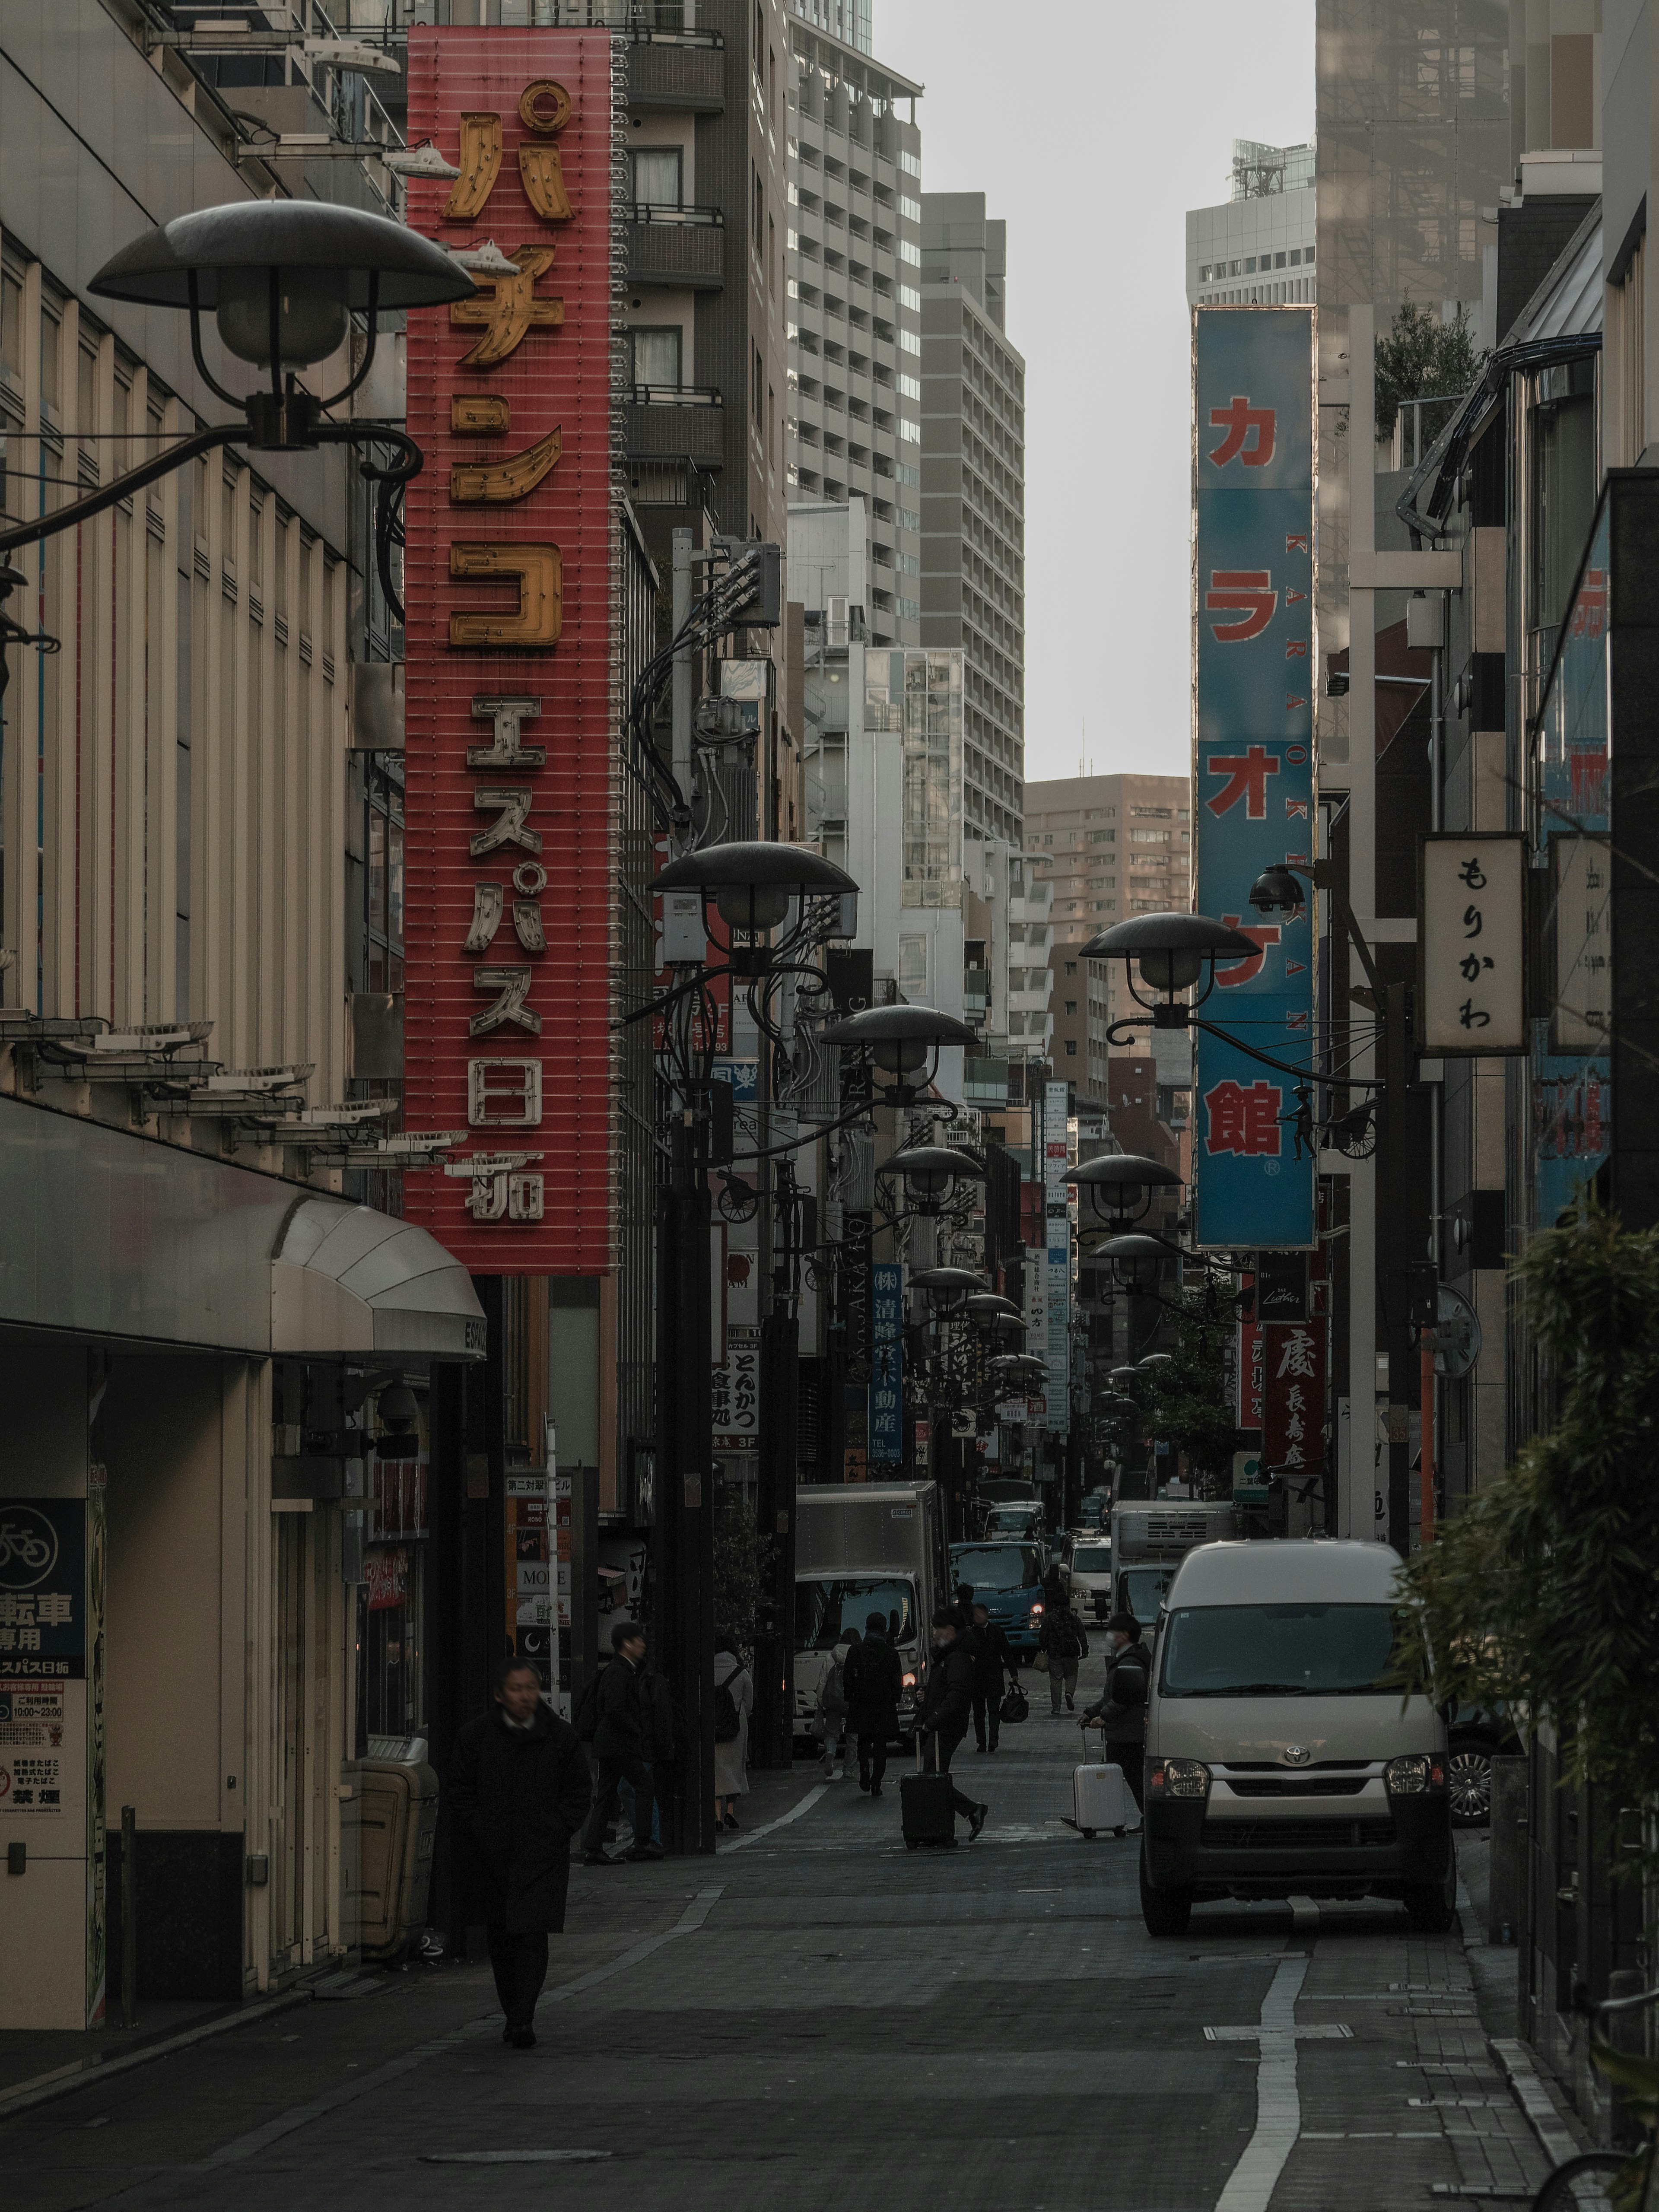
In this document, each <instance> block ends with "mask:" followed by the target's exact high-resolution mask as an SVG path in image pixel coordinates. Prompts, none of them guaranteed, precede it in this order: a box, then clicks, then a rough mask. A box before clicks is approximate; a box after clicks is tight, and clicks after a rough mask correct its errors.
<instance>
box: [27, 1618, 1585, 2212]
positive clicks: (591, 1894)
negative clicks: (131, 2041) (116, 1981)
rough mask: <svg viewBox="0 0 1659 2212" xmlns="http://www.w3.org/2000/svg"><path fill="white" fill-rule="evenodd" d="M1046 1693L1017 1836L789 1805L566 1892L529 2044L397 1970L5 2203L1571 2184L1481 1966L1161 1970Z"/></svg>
mask: <svg viewBox="0 0 1659 2212" xmlns="http://www.w3.org/2000/svg"><path fill="white" fill-rule="evenodd" d="M1097 1671H1098V1670H1097V1665H1096V1664H1095V1663H1094V1662H1091V1665H1090V1667H1089V1668H1088V1670H1087V1672H1086V1674H1085V1681H1086V1680H1087V1679H1088V1677H1089V1675H1091V1674H1097ZM1032 1686H1033V1687H1034V1688H1036V1689H1037V1690H1038V1692H1039V1696H1040V1698H1041V1702H1040V1703H1039V1702H1037V1701H1036V1700H1034V1703H1033V1717H1032V1718H1031V1720H1030V1722H1028V1723H1025V1725H1024V1726H1023V1727H1021V1728H1019V1729H1011V1730H1009V1731H1007V1732H1006V1734H1005V1737H1004V1745H1005V1748H1004V1749H1003V1750H1002V1751H1001V1752H1000V1753H998V1754H997V1755H996V1757H995V1758H994V1759H991V1758H987V1759H979V1758H976V1757H975V1755H974V1753H973V1751H972V1747H971V1745H970V1746H969V1747H968V1748H967V1750H966V1751H965V1752H964V1753H963V1754H962V1755H961V1757H960V1759H959V1762H958V1763H959V1765H960V1766H961V1768H962V1769H963V1778H964V1784H965V1786H966V1787H967V1788H968V1789H969V1793H970V1794H982V1795H983V1796H985V1797H986V1798H987V1800H988V1801H989V1802H990V1803H991V1806H992V1808H993V1810H992V1816H991V1820H990V1822H989V1823H988V1825H987V1829H986V1832H985V1835H984V1837H983V1838H981V1841H980V1842H979V1843H978V1844H975V1845H974V1846H972V1847H971V1848H966V1847H964V1848H960V1849H958V1850H955V1851H953V1852H949V1853H946V1852H942V1851H932V1850H927V1851H921V1852H916V1853H914V1854H913V1853H909V1852H907V1851H906V1850H904V1848H903V1845H902V1838H901V1836H900V1833H899V1811H898V1796H897V1791H896V1788H894V1787H890V1789H889V1790H888V1791H887V1793H886V1795H885V1796H884V1799H883V1800H882V1802H880V1803H879V1804H876V1803H872V1802H871V1800H870V1799H868V1798H867V1797H865V1796H861V1795H860V1792H859V1790H858V1789H857V1787H856V1785H855V1784H847V1783H842V1782H836V1783H835V1784H832V1785H831V1786H830V1787H829V1789H827V1790H823V1791H822V1793H821V1794H819V1795H818V1796H816V1798H815V1799H814V1800H813V1802H811V1804H810V1805H808V1806H807V1808H806V1810H805V1812H803V1813H801V1814H799V1817H797V1818H794V1819H791V1820H787V1821H785V1822H784V1823H783V1824H782V1825H781V1826H768V1825H767V1823H768V1821H769V1819H775V1818H776V1817H777V1816H778V1815H779V1814H781V1813H783V1812H786V1811H789V1810H792V1809H793V1808H796V1807H798V1806H799V1805H800V1804H801V1802H803V1800H805V1798H807V1797H808V1796H811V1792H812V1791H813V1790H814V1788H815V1787H816V1784H817V1774H816V1770H815V1769H813V1768H811V1767H809V1766H805V1765H803V1766H801V1767H800V1768H799V1769H798V1770H797V1771H796V1774H795V1775H794V1776H793V1777H771V1778H766V1787H765V1788H764V1790H760V1791H757V1795H756V1796H755V1797H753V1798H751V1799H750V1801H749V1808H750V1827H749V1829H748V1830H747V1831H746V1832H745V1833H744V1837H743V1838H742V1839H741V1844H740V1847H739V1848H738V1849H735V1850H722V1852H721V1853H720V1856H719V1857H717V1858H716V1859H715V1860H714V1861H713V1862H709V1861H707V1860H703V1861H697V1862H695V1863H688V1862H685V1861H680V1862H678V1863H676V1862H668V1863H665V1864H663V1865H661V1866H655V1867H650V1868H635V1867H629V1868H627V1869H617V1870H614V1871H612V1872H609V1873H606V1874H604V1875H599V1874H590V1873H586V1872H584V1871H582V1870H580V1869H579V1870H578V1871H577V1873H576V1875H575V1878H574V1881H573V1886H572V1912H571V1929H570V1933H569V1934H568V1936H566V1938H565V1939H564V1942H563V1943H562V1945H561V1946H560V1947H559V1948H558V1949H557V1952H556V1960H555V1966H554V1973H553V1978H552V1979H553V1982H554V1984H555V1986H553V1987H551V1988H550V1990H549V1992H548V1994H547V1996H545V1997H544V2001H543V2005H542V2009H541V2013H540V2015H539V2018H538V2035H539V2043H538V2048H537V2049H536V2050H535V2051H533V2052H531V2053H520V2052H515V2051H508V2050H506V2049H504V2048H503V2047H502V2045H501V2042H500V2039H499V2038H500V2015H499V2014H498V2013H495V2011H494V2008H493V2000H492V1997H491V1995H490V1991H489V1981H488V1977H487V1974H486V1973H485V1972H483V1971H482V1970H480V1969H478V1968H475V1967H465V1968H459V1969H453V1970H450V1971H449V1972H444V1973H439V1974H427V1975H421V1974H415V1975H409V1976H387V1977H383V1978H376V1979H375V1980H374V1983H373V1984H363V1985H362V1986H368V1987H372V1988H373V1989H374V1990H376V1991H383V1992H384V1994H376V1995H374V1996H368V1997H365V1998H362V1999H360V2000H357V2001H356V2002H342V2003H333V2004H323V2003H307V2004H305V2005H302V2006H300V2007H296V2008H294V2009H293V2010H291V2011H289V2012H287V2013H281V2014H277V2015H273V2016H271V2017H270V2018H268V2019H265V2020H264V2021H258V2022H257V2023H252V2024H250V2025H249V2026H247V2027H243V2028H240V2029H238V2030H235V2031H234V2032H233V2033H227V2034H223V2035H220V2036H217V2037H215V2038H213V2039H210V2040H209V2041H207V2042H204V2043H203V2044H201V2045H197V2046H196V2047H195V2048H194V2049H193V2050H191V2051H187V2052H181V2053H179V2054H177V2055H175V2056H173V2057H167V2058H164V2059H161V2060H158V2061H156V2062H155V2063H153V2064H151V2065H148V2066H145V2067H143V2068H140V2069H137V2070H135V2071H133V2072H131V2073H129V2074H125V2075H121V2076H119V2077H118V2078H114V2079H111V2080H109V2081H104V2082H97V2081H94V2083H92V2084H91V2085H89V2086H88V2087H86V2088H85V2089H82V2090H78V2091H77V2092H76V2093H75V2094H74V2095H73V2096H70V2097H66V2098H63V2099H60V2100H57V2101H55V2102H52V2103H49V2104H46V2105H42V2106H38V2107H36V2108H35V2109H33V2111H28V2112H21V2113H19V2114H17V2115H16V2116H15V2117H14V2118H11V2119H9V2120H7V2121H4V2122H3V2123H0V2172H3V2174H4V2201H5V2203H6V2204H7V2206H8V2208H12V2207H16V2208H19V2209H20V2212H23V2208H27V2212H36V2208H39V2212H67V2209H68V2208H71V2207H79V2206H82V2205H88V2206H90V2205H105V2204H119V2205H121V2206H122V2207H123V2208H124V2212H125V2208H133V2212H137V2208H139V2207H144V2208H152V2207H162V2206H165V2207H168V2208H172V2207H210V2208H215V2212H218V2208H228V2207H231V2206H233V2205H234V2206H235V2207H237V2208H238V2212H277V2208H281V2212H293V2208H295V2206H296V2205H299V2206H303V2207H305V2208H306V2212H329V2208H333V2207H336V2206H339V2207H344V2206H348V2205H349V2206H352V2207H354V2208H359V2207H362V2205H364V2204H374V2205H380V2204H390V2203H394V2202H395V2203H397V2204H398V2205H399V2206H400V2207H404V2206H416V2207H418V2206H425V2205H432V2206H439V2205H441V2206H445V2207H449V2206H463V2207H465V2206H471V2205H474V2204H478V2205H484V2204H488V2205H489V2207H490V2208H491V2212H496V2209H497V2208H503V2207H504V2208H508V2212H512V2208H516V2207H518V2206H520V2205H522V2206H525V2207H529V2206H532V2205H536V2206H541V2205H543V2204H544V2203H548V2202H549V2201H553V2202H556V2203H557V2205H558V2206H559V2207H560V2212H590V2208H592V2212H601V2208H603V2212H611V2208H612V2207H614V2206H615V2205H616V2204H617V2203H618V2202H619V2201H621V2200H623V2199H624V2198H625V2200H626V2201H627V2202H628V2203H629V2206H630V2208H633V2212H703V2208H710V2212H713V2208H716V2207H718V2208H720V2212H729V2209H730V2208H732V2207H733V2206H748V2207H757V2206H758V2207H767V2208H770V2207H774V2206H775V2207H778V2208H781V2209H782V2208H787V2212H848V2208H850V2207H852V2206H854V2205H855V2204H860V2203H870V2202H872V2201H873V2202H878V2203H884V2204H885V2203H900V2204H906V2205H908V2204H915V2203H924V2204H926V2203H934V2202H939V2201H945V2202H948V2203H950V2204H951V2207H952V2212H1012V2208H1018V2212H1058V2208H1060V2207H1065V2208H1066V2212H1136V2208H1160V2212H1162V2208H1167V2209H1168V2212H1213V2208H1219V2212H1268V2208H1271V2212H1291V2208H1297V2209H1298V2212H1299V2209H1300V2208H1304V2207H1306V2208H1320V2212H1323V2208H1328V2207H1332V2206H1335V2205H1338V2204H1340V2205H1341V2206H1343V2207H1344V2208H1345V2212H1347V2209H1348V2208H1352V2212H1368V2208H1371V2207H1376V2208H1379V2212H1380V2208H1383V2207H1388V2208H1395V2207H1399V2206H1402V2205H1407V2206H1413V2205H1414V2206H1422V2207H1425V2208H1429V2207H1431V2206H1432V2205H1433V2204H1435V2203H1437V2202H1439V2201H1441V2200H1442V2199H1443V2198H1444V2197H1452V2196H1461V2195H1462V2194H1464V2193H1465V2192H1467V2193H1468V2195H1470V2196H1474V2195H1477V2194H1478V2195H1480V2196H1482V2197H1489V2196H1493V2195H1502V2194H1504V2193H1511V2194H1513V2195H1516V2196H1519V2195H1522V2194H1523V2193H1528V2194H1529V2193H1530V2189H1531V2187H1532V2186H1534V2185H1535V2183H1536V2180H1537V2179H1538V2178H1539V2177H1540V2176H1541V2173H1542V2172H1543V2170H1544V2161H1543V2160H1542V2157H1541V2154H1540V2153H1539V2151H1538V2150H1537V2148H1536V2146H1535V2142H1534V2136H1533V2135H1532V2132H1531V2130H1529V2129H1528V2126H1527V2125H1526V2124H1525V2122H1524V2121H1523V2120H1522V2117H1521V2114H1520V2112H1519V2110H1518V2107H1517V2106H1516V2102H1515V2100H1514V2098H1513V2097H1512V2095H1511V2094H1510V2091H1509V2088H1508V2087H1507V2085H1506V2083H1505V2081H1504V2075H1503V2073H1502V2071H1501V2070H1500V2068H1499V2066H1498V2063H1497V2060H1496V2059H1495V2057H1494V2056H1493V2054H1492V2050H1491V2049H1490V2047H1489V2045H1488V2043H1487V2039H1486V2034H1485V2033H1484V2032H1483V2030H1482V2027H1481V2024H1480V2021H1479V2019H1478V2018H1477V2017H1476V2016H1475V2010H1474V2000H1473V1998H1472V1996H1471V1994H1470V1988H1471V1983H1470V1974H1469V1972H1468V1965H1467V1962H1466V1960H1465V1957H1464V1954H1463V1951H1462V1945H1461V1943H1460V1942H1459V1939H1458V1938H1457V1937H1456V1936H1451V1937H1449V1938H1446V1939H1435V1938H1430V1937H1424V1936H1412V1935H1409V1934H1408V1933H1407V1929H1406V1925H1405V1920H1404V1916H1403V1914H1401V1913H1400V1912H1398V1911H1395V1910H1394V1909H1392V1908H1388V1907H1377V1908H1371V1909H1366V1908H1362V1907H1358V1906H1352V1907H1348V1906H1331V1907H1327V1908H1324V1909H1322V1910H1321V1909H1318V1908H1315V1907H1313V1906H1311V1905H1304V1906H1302V1907H1300V1908H1298V1909H1295V1910H1293V1909H1292V1908H1291V1907H1288V1906H1285V1905H1255V1906H1248V1907H1238V1906H1217V1905H1211V1906H1201V1907H1200V1908H1199V1909H1198V1910H1197V1911H1195V1912H1194V1917H1193V1922H1192V1926H1191V1929H1190V1931H1189V1934H1188V1936H1187V1937H1185V1938H1184V1939H1182V1941H1181V1942H1175V1943H1154V1942H1152V1941H1151V1940H1150V1939H1149V1938H1148V1937H1147V1936H1146V1933H1145V1932H1144V1930H1143V1929H1142V1927H1141V1923H1140V1916H1139V1905H1138V1900H1137V1896H1136V1887H1135V1859H1134V1853H1135V1844H1134V1843H1133V1839H1126V1840H1124V1841H1121V1842H1116V1841H1112V1840H1110V1839H1107V1838H1102V1839H1098V1840H1097V1841H1096V1842H1094V1843H1092V1844H1090V1843H1085V1842H1084V1841H1083V1840H1082V1839H1081V1838H1079V1837H1078V1836H1077V1835H1076V1834H1075V1833H1074V1832H1073V1831H1072V1830H1071V1829H1069V1828H1067V1827H1066V1826H1063V1825H1062V1822H1061V1816H1062V1815H1063V1814H1064V1813H1065V1812H1066V1811H1067V1810H1068V1809H1069V1808H1070V1774H1071V1768H1072V1765H1073V1760H1074V1759H1075V1757H1076V1745H1077V1742H1078V1736H1077V1731H1076V1729H1075V1726H1074V1725H1073V1724H1072V1723H1068V1722H1066V1721H1065V1720H1061V1721H1060V1722H1054V1721H1051V1720H1050V1719H1048V1716H1047V1698H1046V1692H1045V1691H1044V1690H1043V1688H1042V1685H1041V1684H1040V1683H1039V1682H1037V1681H1036V1680H1033V1683H1032ZM1079 1702H1081V1700H1079ZM981 1777H982V1779H981ZM893 1779H895V1780H896V1777H895V1778H893ZM43 2063H44V2062H43ZM550 2191H551V2192H553V2194H552V2197H551V2200H550Z"/></svg>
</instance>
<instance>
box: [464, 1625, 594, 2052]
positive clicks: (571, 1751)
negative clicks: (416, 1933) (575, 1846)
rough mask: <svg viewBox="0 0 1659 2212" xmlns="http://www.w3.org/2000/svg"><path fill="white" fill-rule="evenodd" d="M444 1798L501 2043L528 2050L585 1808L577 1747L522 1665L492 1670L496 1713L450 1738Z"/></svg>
mask: <svg viewBox="0 0 1659 2212" xmlns="http://www.w3.org/2000/svg"><path fill="white" fill-rule="evenodd" d="M447 1794H448V1799H449V1804H450V1807H451V1809H452V1810H453V1813H454V1814H455V1817H456V1819H457V1820H459V1823H460V1826H461V1829H462V1832H463V1833H464V1834H465V1836H466V1837H467V1838H469V1840H470V1841H471V1844H472V1845H473V1847H474V1851H475V1854H476V1857H475V1867H476V1871H477V1888H478V1890H479V1891H480V1893H481V1895H480V1898H479V1902H480V1903H481V1904H482V1906H483V1921H484V1926H485V1930H486V1932H487V1934H488V1936H489V1963H490V1966H491V1967H492V1969H493V1970H494V1972H495V1992H496V1995H497V1996H499V1997H500V1998H501V2010H502V2011H503V2012H504V2013H505V2014H506V2015H507V2026H506V2027H505V2028H504V2029H503V2030H502V2032H501V2040H502V2042H503V2043H510V2044H512V2045H513V2046H514V2048H515V2049H517V2050H520V2051H528V2050H529V2049H530V2048H531V2046H532V2044H533V2043H534V2042H535V2040H536V2031H535V2029H534V2028H533V2027H532V2025H531V2023H532V2021H533V2019H534V2018H535V2013H536V2000H537V1998H538V1996H540V1995H541V1990H542V1984H543V1983H544V1981H545V1980H546V1978H547V1938H548V1936H549V1933H550V1932H551V1933H552V1934H554V1935H557V1934H559V1933H560V1932H561V1931H562V1929H563V1927H564V1899H565V1891H566V1888H567V1887H568V1883H569V1880H570V1839H571V1838H572V1837H573V1836H574V1835H575V1833H576V1832H577V1831H578V1830H579V1829H580V1826H581V1824H582V1820H583V1818H584V1817H585V1815H586V1812H587V1808H588V1806H589V1805H590V1804H591V1803H592V1798H593V1783H592V1777H591V1776H590V1775H589V1773H588V1771H587V1754H586V1752H585V1751H584V1750H583V1749H582V1746H581V1740H580V1737H579V1736H578V1735H577V1734H576V1731H575V1729H573V1728H572V1727H571V1726H570V1725H569V1723H568V1722H566V1721H562V1720H561V1719H560V1718H559V1717H558V1715H557V1714H556V1713H555V1712H553V1711H550V1709H549V1707H548V1706H547V1705H545V1704H544V1701H543V1699H542V1684H541V1677H540V1675H539V1674H538V1673H537V1672H536V1669H535V1668H533V1667H532V1666H531V1665H529V1664H528V1663H527V1662H526V1661H524V1660H522V1659H509V1660H507V1661H506V1662H504V1663H503V1665H502V1666H501V1668H499V1669H498V1670H497V1672H496V1676H495V1706H494V1709H493V1710H492V1711H489V1712H487V1713H483V1714H481V1715H480V1716H479V1717H478V1718H477V1720H475V1721H469V1722H468V1723H467V1724H466V1726H465V1728H464V1729H462V1730H461V1731H460V1733H459V1735H458V1736H457V1737H456V1739H455V1755H454V1758H453V1760H452V1761H451V1764H450V1770H449V1776H448V1780H447Z"/></svg>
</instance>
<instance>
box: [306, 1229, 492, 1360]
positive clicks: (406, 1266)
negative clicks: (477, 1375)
mask: <svg viewBox="0 0 1659 2212" xmlns="http://www.w3.org/2000/svg"><path fill="white" fill-rule="evenodd" d="M270 1349H271V1352H273V1354H276V1355H288V1356H293V1357H301V1358H313V1359H326V1358H338V1357H339V1356H340V1355H341V1354H342V1353H349V1352H372V1353H374V1354H375V1355H377V1356H380V1357H385V1356H394V1357H395V1356H400V1355H401V1356H405V1357H410V1358H416V1357H420V1358H428V1359H482V1358H483V1354H484V1316H483V1307H482V1306H481V1305H480V1304H478V1300H477V1295H476V1293H475V1292H474V1291H473V1288H472V1279H471V1276H470V1275H469V1274H468V1273H467V1271H466V1269H465V1267H462V1266H461V1265H460V1264H459V1261H455V1260H453V1259H452V1258H451V1257H450V1255H449V1254H448V1253H447V1251H446V1250H445V1249H444V1248H443V1246H442V1245H441V1244H440V1243H439V1242H438V1240H437V1238H436V1237H431V1236H428V1233H427V1231H425V1230H424V1229H417V1228H416V1227H415V1225H413V1223H411V1222H408V1221H398V1220H394V1219H393V1218H392V1216H391V1215H389V1214H385V1213H377V1212H375V1211H374V1208H373V1207H372V1206H351V1205H349V1204H348V1203H347V1202H346V1200H343V1199H338V1198H302V1199H301V1200H300V1201H299V1203H298V1204H297V1205H296V1206H295V1207H294V1209H293V1211H292V1212H290V1213H289V1217H288V1218H287V1220H286V1221H285V1222H284V1223H283V1228H282V1232H281V1234H280V1236H279V1237H278V1238H277V1240H276V1250H275V1252H274V1254H273V1255H272V1257H271V1266H270Z"/></svg>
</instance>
